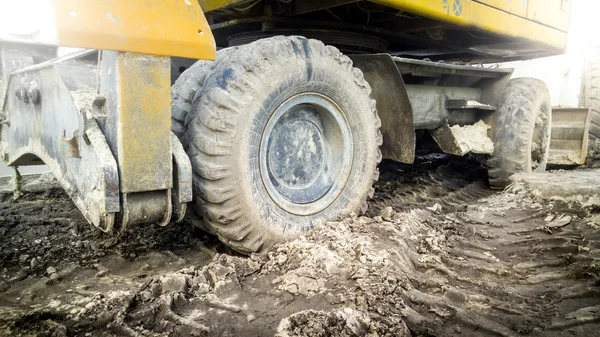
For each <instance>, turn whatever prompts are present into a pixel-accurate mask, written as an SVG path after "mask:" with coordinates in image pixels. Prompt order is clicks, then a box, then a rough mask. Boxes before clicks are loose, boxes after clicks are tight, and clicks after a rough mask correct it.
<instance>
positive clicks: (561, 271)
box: [0, 156, 600, 337]
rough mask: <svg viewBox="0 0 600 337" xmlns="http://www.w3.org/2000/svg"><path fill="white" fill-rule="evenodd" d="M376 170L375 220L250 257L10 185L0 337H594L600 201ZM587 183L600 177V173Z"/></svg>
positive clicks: (443, 175) (4, 200) (457, 163)
mask: <svg viewBox="0 0 600 337" xmlns="http://www.w3.org/2000/svg"><path fill="white" fill-rule="evenodd" d="M380 170H381V177H380V180H379V182H378V183H377V184H376V192H375V195H374V197H373V198H372V200H371V201H370V209H369V212H368V214H367V216H363V217H357V216H351V217H348V218H347V219H343V220H340V221H336V222H330V223H327V224H324V225H322V226H320V227H318V228H317V229H316V230H314V231H313V232H311V233H310V234H309V235H306V236H304V237H300V238H298V239H296V240H294V241H290V242H286V243H283V244H280V245H277V246H275V247H274V248H273V249H272V250H271V251H270V252H268V253H267V254H265V255H253V256H250V257H245V256H240V255H236V254H234V253H233V252H231V251H230V250H228V249H227V248H226V247H225V246H223V245H222V244H220V243H219V242H218V241H216V240H215V239H214V238H213V237H211V236H209V235H207V234H204V233H203V232H202V231H200V230H196V229H194V228H192V227H191V226H190V225H187V224H185V223H184V224H172V225H170V226H168V227H164V228H163V227H158V226H151V225H148V226H139V227H137V228H133V229H132V230H131V231H130V232H128V233H127V235H126V236H125V237H123V238H120V239H115V238H111V237H109V236H106V235H104V234H101V233H99V232H98V231H96V230H94V229H93V228H92V227H91V226H89V225H87V223H86V222H85V220H84V219H83V218H82V217H81V216H80V215H79V214H78V212H77V209H76V208H75V207H74V206H73V205H72V203H70V201H69V200H68V198H67V197H66V195H65V194H64V193H63V192H62V191H61V190H60V188H59V187H58V186H57V185H56V183H55V182H53V181H52V180H51V179H48V178H47V177H42V178H40V179H37V180H36V179H35V178H34V179H32V178H28V180H26V181H25V184H24V194H23V196H22V197H21V198H20V199H18V200H13V194H12V191H11V190H10V189H9V188H8V187H9V185H10V184H9V183H8V182H5V185H6V186H7V187H6V188H5V190H4V192H2V193H1V194H0V197H1V199H0V201H1V203H0V222H1V223H2V226H1V227H0V230H1V231H2V235H0V254H1V255H0V263H1V265H0V273H1V274H0V276H1V278H2V281H1V282H2V283H0V285H1V289H0V290H1V292H0V326H1V328H0V329H1V330H0V335H15V336H19V335H22V336H25V335H27V336H31V335H39V336H115V335H118V336H282V337H283V336H455V335H465V336H473V335H478V336H498V335H499V336H518V335H529V336H564V335H582V336H583V335H586V336H588V335H589V336H591V335H596V334H597V332H598V331H600V297H599V296H600V268H599V267H598V265H599V263H598V262H599V252H600V241H599V240H600V221H599V220H600V205H598V204H595V203H593V202H590V203H587V204H585V205H582V204H581V203H580V202H578V201H577V200H571V199H560V198H548V197H547V196H545V195H542V193H540V192H539V191H538V189H535V188H532V187H531V186H529V185H526V184H519V183H516V184H514V185H513V186H512V187H510V188H509V189H507V190H506V191H504V192H502V193H494V192H492V191H491V190H489V189H488V188H487V183H486V174H485V169H484V168H483V167H482V166H481V165H479V164H478V163H477V162H476V161H471V160H458V159H451V158H449V157H444V156H441V157H436V156H431V157H426V158H421V159H420V160H419V162H418V164H417V165H414V166H404V165H400V164H396V163H392V162H384V163H382V165H381V166H380ZM581 172H582V174H583V173H584V174H585V175H589V176H590V177H591V179H595V181H599V180H600V171H593V170H583V171H581ZM560 174H564V173H550V174H549V175H548V177H554V176H556V177H559V176H560ZM572 174H578V173H577V172H573V173H572ZM560 179H562V178H559V180H560ZM583 182H584V181H583V180H582V181H581V182H579V181H578V180H577V178H576V176H575V178H573V180H570V184H571V185H573V186H572V187H573V188H576V186H577V184H578V183H581V184H582V187H583Z"/></svg>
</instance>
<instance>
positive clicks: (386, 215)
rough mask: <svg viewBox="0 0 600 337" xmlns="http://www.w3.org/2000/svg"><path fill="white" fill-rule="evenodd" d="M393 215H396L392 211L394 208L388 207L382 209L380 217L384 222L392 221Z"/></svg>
mask: <svg viewBox="0 0 600 337" xmlns="http://www.w3.org/2000/svg"><path fill="white" fill-rule="evenodd" d="M393 213H394V210H393V209H392V206H388V207H386V208H384V209H382V210H381V212H379V215H380V216H381V217H382V218H383V219H384V220H387V221H391V220H392V215H393Z"/></svg>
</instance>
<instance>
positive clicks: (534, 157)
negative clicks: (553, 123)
mask: <svg viewBox="0 0 600 337" xmlns="http://www.w3.org/2000/svg"><path fill="white" fill-rule="evenodd" d="M548 136H549V135H548V116H547V114H546V109H544V108H543V107H540V110H539V112H538V115H537V116H536V120H535V126H534V128H533V133H532V141H531V170H532V171H536V170H537V169H538V168H539V167H540V166H541V165H542V163H543V162H544V159H545V154H546V152H547V149H548V142H549V141H550V140H549V139H548V138H549V137H548Z"/></svg>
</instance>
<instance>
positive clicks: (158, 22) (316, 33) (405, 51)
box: [0, 0, 589, 254]
mask: <svg viewBox="0 0 600 337" xmlns="http://www.w3.org/2000/svg"><path fill="white" fill-rule="evenodd" d="M52 9H53V16H54V22H55V26H56V31H57V37H58V45H60V46H67V47H77V48H81V49H80V50H79V51H77V52H74V53H71V54H68V55H64V56H61V57H57V55H56V46H51V45H43V44H32V43H15V42H10V41H5V42H2V43H0V65H1V67H0V75H1V76H0V79H1V80H2V82H1V84H0V90H1V92H2V95H1V96H0V97H1V98H0V154H1V157H2V159H3V161H4V162H5V163H6V164H7V165H9V166H26V165H36V164H40V163H42V162H43V163H45V164H46V165H47V166H48V167H49V169H50V170H51V172H52V173H53V175H54V176H55V177H56V178H57V180H58V182H59V183H60V184H61V185H62V187H63V188H64V190H65V191H66V192H67V194H68V195H69V196H70V198H71V199H72V200H73V202H74V204H75V205H76V206H77V207H78V208H79V210H80V211H81V213H82V214H83V216H84V217H85V218H86V219H87V221H88V222H89V223H90V224H92V225H94V226H96V227H98V228H99V229H100V230H102V231H104V232H110V233H115V234H116V235H119V234H121V233H123V232H124V231H126V230H127V229H128V228H131V227H133V226H135V225H137V224H141V223H155V224H157V225H160V226H165V225H168V224H169V223H172V222H177V221H183V220H184V219H186V221H190V222H192V223H194V224H196V225H197V226H200V227H202V228H204V229H205V230H207V231H209V232H211V233H213V234H214V235H216V236H218V238H219V239H220V240H221V241H223V242H224V243H225V244H227V245H229V246H230V247H231V248H233V249H234V250H236V251H239V252H241V253H245V254H250V253H253V252H261V251H264V250H266V249H268V248H269V247H270V246H271V245H272V244H273V243H275V242H279V241H282V240H286V239H290V238H293V237H296V236H298V235H302V234H304V233H306V232H308V231H310V230H311V229H312V228H314V227H315V226H317V225H319V224H320V223H323V222H326V221H330V220H335V219H339V218H342V217H346V216H349V215H351V214H361V213H364V212H365V211H366V209H367V199H368V198H369V197H370V196H372V195H373V192H374V189H373V182H374V181H376V180H377V179H378V175H379V171H378V164H379V163H380V161H381V160H382V159H389V160H394V161H397V162H401V163H407V164H410V163H413V161H414V159H415V156H416V155H417V154H419V153H423V152H428V151H429V152H431V151H434V152H441V153H446V154H450V155H456V156H467V155H468V156H474V157H477V158H479V159H481V160H482V162H485V163H486V165H487V167H488V175H489V184H490V186H491V187H492V188H495V189H502V188H504V187H505V186H506V185H507V184H509V182H510V180H509V177H510V176H511V175H512V174H514V173H519V172H531V171H543V170H545V168H546V166H547V164H548V161H549V158H552V157H551V156H550V152H551V146H550V145H551V143H553V144H556V146H557V148H556V149H555V150H557V151H562V152H564V153H566V156H567V157H569V156H568V154H569V153H571V154H573V156H571V158H575V159H574V160H575V161H577V160H578V159H577V158H580V157H581V156H582V155H583V158H585V154H584V152H585V144H587V133H588V128H589V117H588V116H587V115H588V114H587V112H585V113H583V114H581V113H579V114H576V113H572V112H569V111H562V112H561V115H560V118H557V123H554V122H553V112H552V105H551V100H550V96H549V93H548V89H547V86H546V84H545V83H544V82H542V81H540V80H537V79H533V78H516V79H511V75H512V69H503V68H499V67H496V66H494V64H497V63H501V62H506V61H514V60H528V59H533V58H539V57H545V56H550V55H557V54H560V53H562V52H563V51H564V50H565V47H566V42H567V36H568V30H569V11H570V1H569V0H545V1H541V0H369V1H364V0H361V1H356V0H323V1H313V0H304V1H300V0H143V1H142V0H127V1H109V0H94V1H80V0H52ZM555 157H560V156H555Z"/></svg>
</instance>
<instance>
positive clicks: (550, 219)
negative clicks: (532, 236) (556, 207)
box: [544, 214, 554, 222]
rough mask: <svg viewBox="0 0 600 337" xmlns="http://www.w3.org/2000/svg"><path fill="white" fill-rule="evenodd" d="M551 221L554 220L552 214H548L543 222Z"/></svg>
mask: <svg viewBox="0 0 600 337" xmlns="http://www.w3.org/2000/svg"><path fill="white" fill-rule="evenodd" d="M552 220H554V214H550V215H548V216H547V217H546V218H545V219H544V221H546V222H550V221H552Z"/></svg>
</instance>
